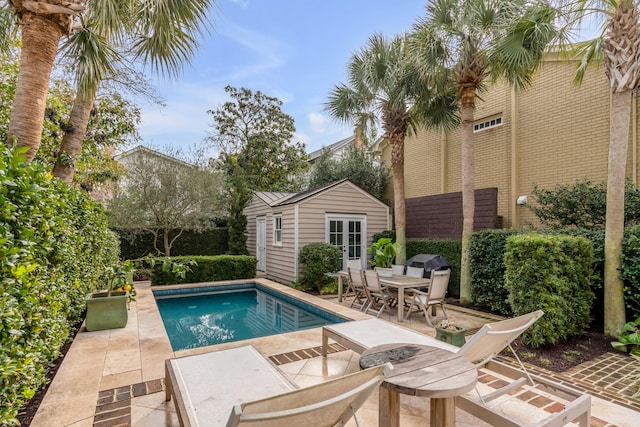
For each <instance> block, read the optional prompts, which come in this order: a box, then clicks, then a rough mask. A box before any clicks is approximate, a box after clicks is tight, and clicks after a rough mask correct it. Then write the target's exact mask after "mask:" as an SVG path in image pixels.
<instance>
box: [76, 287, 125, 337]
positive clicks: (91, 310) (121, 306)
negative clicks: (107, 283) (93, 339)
mask: <svg viewBox="0 0 640 427" xmlns="http://www.w3.org/2000/svg"><path fill="white" fill-rule="evenodd" d="M86 301H87V316H86V318H85V327H86V329H87V331H89V332H92V331H101V330H104V329H116V328H124V327H125V326H127V320H129V315H128V306H127V305H128V303H129V296H128V295H127V293H126V292H118V291H112V292H111V295H110V296H109V295H108V293H107V292H106V291H101V292H94V293H93V294H91V295H89V296H88V297H87V300H86Z"/></svg>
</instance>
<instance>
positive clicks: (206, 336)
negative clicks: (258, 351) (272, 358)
mask: <svg viewBox="0 0 640 427" xmlns="http://www.w3.org/2000/svg"><path fill="white" fill-rule="evenodd" d="M153 294H154V297H155V299H156V304H157V306H158V309H159V310H160V316H161V317H162V321H163V323H164V327H165V330H166V331H167V335H168V336H169V341H170V342H171V347H172V348H173V350H174V351H178V350H185V349H189V348H196V347H204V346H208V345H213V344H221V343H225V342H230V341H240V340H245V339H250V338H258V337H264V336H269V335H276V334H282V333H287V332H293V331H300V330H304V329H309V328H317V327H320V326H324V325H328V324H332V323H340V322H344V321H346V320H347V319H345V318H343V317H340V316H338V315H336V314H334V313H331V312H328V311H326V310H323V309H321V308H319V307H315V306H313V305H311V304H308V303H306V302H303V301H300V300H297V299H295V298H292V297H290V296H288V295H285V294H282V293H280V292H278V291H276V290H274V289H271V288H269V287H267V286H262V285H260V284H259V283H247V284H233V285H216V286H206V287H193V288H180V289H158V290H155V289H154V290H153Z"/></svg>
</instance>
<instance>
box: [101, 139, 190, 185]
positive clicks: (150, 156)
mask: <svg viewBox="0 0 640 427" xmlns="http://www.w3.org/2000/svg"><path fill="white" fill-rule="evenodd" d="M113 159H114V160H117V161H118V163H120V164H121V165H122V166H123V167H124V171H125V173H124V174H123V176H122V177H121V178H120V179H119V180H118V185H117V187H118V188H123V187H125V186H126V185H127V176H126V171H128V170H130V169H131V168H133V167H135V166H136V165H139V164H141V163H142V160H144V163H146V164H149V162H166V163H169V164H173V165H174V166H175V167H176V168H193V167H194V166H193V165H192V164H190V163H187V162H185V161H182V160H180V159H177V158H175V157H172V156H168V155H166V154H163V153H161V152H159V151H156V150H152V149H151V148H147V147H143V146H142V145H138V146H137V147H134V148H132V149H130V150H127V151H124V152H122V153H120V154H117V155H115V156H113Z"/></svg>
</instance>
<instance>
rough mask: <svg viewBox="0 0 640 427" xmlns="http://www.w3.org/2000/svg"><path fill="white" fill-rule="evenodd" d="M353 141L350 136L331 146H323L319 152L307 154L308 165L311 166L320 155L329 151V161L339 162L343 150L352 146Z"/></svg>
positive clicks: (354, 138) (352, 137)
mask: <svg viewBox="0 0 640 427" xmlns="http://www.w3.org/2000/svg"><path fill="white" fill-rule="evenodd" d="M355 140H356V137H355V135H352V136H350V137H348V138H345V139H341V140H340V141H338V142H334V143H333V144H330V145H327V146H326V147H325V146H323V147H322V148H321V149H319V150H316V151H312V152H311V153H309V163H310V164H312V165H313V164H314V163H315V162H316V160H318V158H319V157H320V156H321V155H322V152H323V151H325V150H328V151H329V153H330V156H331V159H333V160H340V159H341V158H342V155H343V153H344V150H345V148H346V147H348V146H349V145H351V144H353V143H354V142H355Z"/></svg>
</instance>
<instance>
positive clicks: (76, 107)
mask: <svg viewBox="0 0 640 427" xmlns="http://www.w3.org/2000/svg"><path fill="white" fill-rule="evenodd" d="M94 99H95V91H93V92H92V93H90V94H87V95H85V96H80V95H77V96H76V99H75V100H74V101H73V107H72V109H71V114H70V115H69V129H68V130H67V131H66V132H65V134H64V137H63V138H62V143H61V144H60V150H59V151H58V156H57V158H56V164H55V166H54V167H53V176H56V177H58V178H60V179H61V180H63V181H64V182H66V183H68V184H70V183H71V181H73V175H74V174H75V171H76V169H75V161H76V158H77V157H78V154H80V151H81V150H82V141H83V140H84V137H85V135H86V133H87V124H88V123H89V116H90V115H91V109H92V108H93V101H94Z"/></svg>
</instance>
